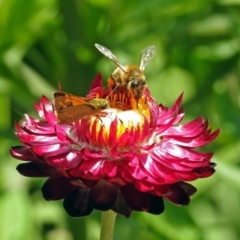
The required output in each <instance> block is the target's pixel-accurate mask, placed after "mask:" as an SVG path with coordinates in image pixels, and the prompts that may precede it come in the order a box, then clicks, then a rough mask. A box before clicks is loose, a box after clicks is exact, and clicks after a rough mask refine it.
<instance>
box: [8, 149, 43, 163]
mask: <svg viewBox="0 0 240 240" xmlns="http://www.w3.org/2000/svg"><path fill="white" fill-rule="evenodd" d="M10 154H11V155H12V157H14V158H16V159H19V160H25V161H37V160H40V158H41V157H40V158H39V159H38V158H37V157H36V156H35V155H34V154H33V153H32V151H31V150H30V149H29V148H27V147H24V146H15V147H12V148H11V149H10Z"/></svg>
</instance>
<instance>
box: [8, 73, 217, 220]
mask: <svg viewBox="0 0 240 240" xmlns="http://www.w3.org/2000/svg"><path fill="white" fill-rule="evenodd" d="M119 91H120V92H119ZM119 91H116V93H114V92H113V93H111V92H110V90H109V89H107V90H105V89H104V88H103V86H102V80H101V76H100V75H98V76H97V77H96V78H95V80H94V82H93V84H92V88H91V91H90V93H89V94H88V95H87V97H99V98H106V99H108V100H109V102H110V106H111V107H110V108H108V109H105V110H102V113H104V114H103V115H98V114H97V115H92V116H88V117H84V118H82V119H81V120H79V121H76V122H73V123H71V124H61V123H59V122H58V120H57V117H56V114H55V112H54V110H53V106H52V102H51V101H50V100H49V99H47V98H46V97H44V96H43V97H42V98H41V100H40V104H35V109H36V111H37V112H38V114H39V116H40V118H41V120H38V119H35V118H33V117H30V116H29V115H25V120H24V121H23V122H22V123H21V124H16V130H17V136H18V137H19V139H20V140H21V142H22V144H23V146H18V147H13V148H12V149H11V154H12V156H13V157H14V158H17V159H19V160H24V161H26V162H25V163H22V164H19V165H18V167H17V170H18V171H19V172H20V173H21V174H22V175H24V176H28V177H48V179H47V181H46V182H45V184H44V185H43V187H42V193H43V196H44V198H45V199H47V200H59V199H64V202H63V204H64V207H65V209H66V211H67V212H68V213H69V214H70V215H71V216H86V215H88V214H90V213H91V212H92V210H93V209H97V210H101V211H105V210H108V209H112V210H114V211H115V212H117V213H119V214H121V215H124V216H126V217H129V216H130V214H131V212H132V210H134V211H146V212H149V213H152V214H160V213H162V212H163V211H164V204H163V198H165V199H167V200H168V201H171V202H173V203H175V204H177V205H188V204H189V202H190V196H191V195H192V194H194V193H195V192H196V188H195V187H193V186H192V185H190V184H189V183H187V182H189V181H193V180H195V179H198V178H205V177H209V176H211V175H212V174H213V173H214V171H215V170H214V167H215V164H214V163H212V162H210V160H211V158H212V156H213V153H204V152H200V151H199V150H196V149H198V148H199V147H202V146H205V145H207V144H209V143H210V142H212V141H213V140H214V139H215V138H216V137H217V136H218V134H219V130H217V131H215V132H211V129H209V128H208V121H205V120H204V119H203V117H198V118H196V119H195V120H193V121H191V122H188V123H185V124H182V125H181V124H179V123H180V122H181V120H182V119H183V117H184V111H183V110H182V109H180V105H181V102H182V97H183V95H180V97H179V98H178V99H177V100H176V102H175V103H174V104H173V106H172V107H171V108H167V107H165V106H163V105H161V104H160V105H159V104H157V103H156V101H155V100H154V99H153V98H152V96H151V95H150V93H149V92H148V90H147V89H146V90H145V93H144V97H143V98H142V99H140V101H139V102H138V103H137V104H136V103H135V102H134V101H132V99H131V97H129V96H128V95H126V94H124V91H123V92H121V89H120V90H119ZM116 96H117V98H116ZM134 104H135V105H134Z"/></svg>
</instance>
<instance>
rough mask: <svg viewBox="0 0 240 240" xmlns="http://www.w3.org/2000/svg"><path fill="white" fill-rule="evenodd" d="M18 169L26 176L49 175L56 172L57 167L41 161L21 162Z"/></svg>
mask: <svg viewBox="0 0 240 240" xmlns="http://www.w3.org/2000/svg"><path fill="white" fill-rule="evenodd" d="M17 171H18V172H19V173H20V174H22V175H23V176H26V177H49V176H50V175H52V174H53V173H55V172H56V170H55V168H53V167H51V166H49V165H47V164H44V163H41V162H28V163H21V164H19V165H18V166H17Z"/></svg>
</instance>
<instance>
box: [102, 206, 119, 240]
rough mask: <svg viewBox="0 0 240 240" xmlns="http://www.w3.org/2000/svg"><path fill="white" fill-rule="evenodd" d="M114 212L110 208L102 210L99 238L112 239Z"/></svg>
mask: <svg viewBox="0 0 240 240" xmlns="http://www.w3.org/2000/svg"><path fill="white" fill-rule="evenodd" d="M116 215H117V214H116V213H115V212H114V211H112V210H108V211H106V212H102V221H101V234H100V240H112V239H113V231H114V224H115V218H116Z"/></svg>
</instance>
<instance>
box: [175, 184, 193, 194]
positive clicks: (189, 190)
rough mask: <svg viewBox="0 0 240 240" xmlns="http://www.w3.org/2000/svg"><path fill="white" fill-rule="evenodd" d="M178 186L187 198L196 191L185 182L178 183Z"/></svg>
mask: <svg viewBox="0 0 240 240" xmlns="http://www.w3.org/2000/svg"><path fill="white" fill-rule="evenodd" d="M178 185H179V186H180V187H181V188H182V189H183V190H184V191H185V192H186V193H187V195H188V196H192V195H193V194H194V193H195V192H196V191H197V189H196V188H195V187H194V186H193V185H191V184H189V183H186V182H179V183H178Z"/></svg>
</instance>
